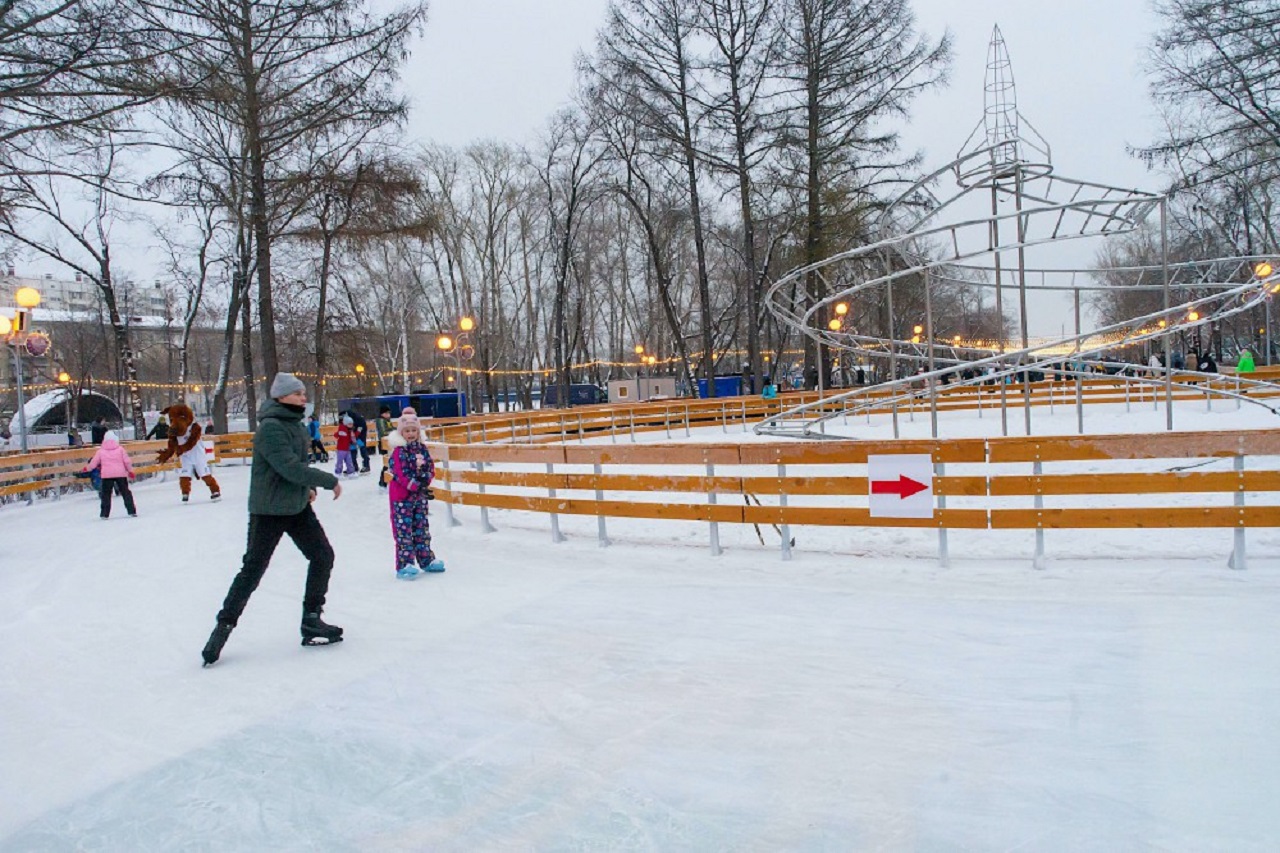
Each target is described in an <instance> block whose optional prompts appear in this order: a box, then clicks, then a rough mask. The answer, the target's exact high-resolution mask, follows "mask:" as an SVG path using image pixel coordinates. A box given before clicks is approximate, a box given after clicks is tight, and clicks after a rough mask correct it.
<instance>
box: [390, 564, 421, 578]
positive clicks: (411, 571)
mask: <svg viewBox="0 0 1280 853" xmlns="http://www.w3.org/2000/svg"><path fill="white" fill-rule="evenodd" d="M420 574H422V573H421V572H419V571H418V567H417V566H405V567H404V568H403V569H400V570H399V571H397V572H396V577H398V578H399V579H400V580H402V581H411V580H416V579H417V577H418V575H420Z"/></svg>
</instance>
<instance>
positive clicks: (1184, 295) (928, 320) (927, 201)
mask: <svg viewBox="0 0 1280 853" xmlns="http://www.w3.org/2000/svg"><path fill="white" fill-rule="evenodd" d="M986 88H987V93H986V94H987V99H986V110H985V115H984V118H983V120H982V122H980V123H979V125H978V128H976V129H975V131H974V132H973V134H971V135H970V137H969V140H968V141H966V143H965V147H964V148H962V150H961V152H960V153H959V154H958V155H957V157H956V159H955V160H953V161H952V162H951V163H949V164H947V165H946V166H944V167H943V168H941V169H938V170H937V171H935V172H933V173H932V174H930V175H928V176H926V177H925V178H923V179H921V180H920V181H918V182H917V183H916V184H915V185H914V186H912V187H911V188H910V189H909V190H907V192H905V193H904V194H903V195H902V196H900V197H899V198H898V199H897V200H896V201H894V202H893V203H892V204H890V205H889V206H888V208H887V209H886V211H885V213H884V215H883V216H882V218H881V220H880V227H879V231H880V234H881V237H880V239H878V240H877V241H875V242H873V243H871V244H869V245H865V246H861V247H858V248H855V249H852V250H849V251H846V252H842V253H840V254H837V255H834V256H832V257H830V258H827V259H826V260H823V261H820V262H818V263H816V264H812V265H809V266H806V267H802V268H800V269H797V270H794V271H792V272H790V273H788V274H787V275H785V276H783V277H782V278H781V279H779V280H778V281H776V282H775V283H774V284H773V285H772V287H770V288H769V290H768V292H767V293H766V295H765V305H766V307H767V308H768V309H769V311H770V312H771V313H772V314H773V315H774V316H775V317H777V318H778V319H779V320H780V321H781V322H782V323H783V324H785V325H786V326H789V327H791V328H793V329H796V330H797V331H799V332H800V333H802V334H804V335H806V336H808V337H809V338H811V339H812V340H813V341H814V342H815V344H816V345H817V347H818V351H819V352H822V351H824V349H825V348H830V349H832V350H835V351H837V352H844V353H849V354H852V355H854V356H856V357H861V358H863V359H868V360H870V359H877V358H886V357H887V360H888V365H889V371H890V377H889V381H888V382H882V383H880V384H877V385H874V386H873V387H862V388H855V389H853V390H849V391H845V392H843V393H840V394H836V395H834V396H828V397H826V398H825V399H822V400H818V401H815V402H810V403H806V404H804V405H800V406H795V407H793V408H791V409H788V410H786V411H783V412H781V413H779V414H778V415H775V416H773V417H771V418H768V419H766V420H765V421H763V422H762V423H761V424H759V425H757V426H756V428H755V431H756V432H757V433H760V434H769V435H776V436H793V437H803V438H832V437H838V436H833V435H831V434H829V433H828V432H827V430H826V424H827V421H829V420H830V419H832V418H834V417H846V416H848V415H851V414H852V415H856V414H858V413H860V412H862V411H863V410H864V409H867V408H869V407H870V406H871V405H872V404H871V402H870V401H871V397H872V395H873V393H874V394H875V395H876V403H875V405H877V406H882V405H883V404H884V397H883V394H884V392H885V391H886V390H888V391H890V392H892V395H891V396H892V398H893V399H894V400H901V401H908V400H914V399H919V398H921V397H923V396H925V395H926V394H928V395H931V394H932V392H933V391H934V390H936V388H937V387H938V386H939V385H940V384H946V383H952V384H957V385H963V384H968V385H975V384H980V383H982V382H989V381H1002V382H1003V380H1005V379H1010V380H1011V381H1016V380H1018V379H1021V381H1022V384H1023V393H1022V397H1023V400H1024V401H1026V400H1029V399H1030V388H1029V380H1030V376H1031V375H1032V374H1033V373H1036V372H1048V371H1050V370H1053V371H1055V372H1058V373H1064V372H1066V373H1071V372H1072V371H1073V370H1078V369H1079V367H1080V365H1081V363H1082V362H1083V360H1084V359H1086V358H1088V359H1091V360H1093V359H1102V360H1104V361H1105V359H1104V358H1103V357H1104V356H1105V355H1106V354H1107V353H1108V352H1109V351H1111V350H1114V349H1116V348H1120V347H1126V346H1132V345H1134V344H1139V343H1147V342H1158V343H1161V345H1162V348H1163V349H1164V350H1165V354H1166V361H1165V364H1166V365H1169V353H1170V346H1169V342H1170V341H1171V340H1173V339H1174V338H1175V337H1176V336H1178V335H1185V334H1186V332H1187V330H1197V329H1199V328H1201V327H1205V326H1212V324H1215V323H1218V322H1220V321H1222V320H1223V319H1224V318H1226V317H1230V316H1232V315H1235V314H1239V313H1241V312H1243V311H1248V310H1250V309H1252V308H1255V307H1259V306H1263V305H1265V300H1266V297H1267V296H1268V294H1269V293H1277V292H1280V271H1278V272H1273V271H1272V270H1271V269H1270V267H1269V266H1263V265H1262V264H1261V263H1260V262H1261V261H1263V260H1265V259H1263V258H1259V257H1236V258H1220V259H1214V260H1205V261H1195V262H1189V263H1179V264H1173V263H1170V262H1169V260H1168V254H1167V239H1166V238H1164V237H1163V236H1162V239H1161V258H1160V260H1159V262H1158V263H1155V264H1152V265H1150V266H1141V267H1129V268H1111V269H1109V270H1108V272H1109V273H1111V274H1113V275H1118V276H1123V277H1125V278H1126V279H1127V280H1128V281H1130V282H1132V286H1131V287H1130V286H1126V288H1125V289H1126V291H1130V290H1133V291H1138V290H1153V291H1154V290H1160V291H1161V292H1162V293H1163V294H1164V305H1163V308H1161V310H1158V311H1154V312H1151V313H1149V314H1146V315H1144V316H1140V317H1133V318H1131V319H1128V320H1125V321H1123V322H1119V323H1114V324H1111V325H1108V326H1104V327H1101V328H1097V329H1094V330H1092V331H1089V332H1084V331H1083V330H1081V329H1080V327H1079V322H1078V320H1077V325H1076V329H1075V330H1074V334H1070V335H1068V334H1065V330H1064V333H1063V334H1062V335H1061V336H1059V337H1057V338H1053V339H1050V340H1040V341H1033V340H1032V339H1030V337H1029V336H1028V331H1027V326H1028V311H1027V295H1028V293H1029V292H1035V291H1064V292H1065V291H1074V292H1075V293H1076V295H1077V298H1078V295H1079V293H1080V291H1082V290H1083V291H1090V290H1093V291H1102V290H1106V289H1108V288H1107V287H1105V286H1104V285H1102V284H1097V285H1094V286H1086V285H1079V284H1077V281H1076V278H1077V276H1078V275H1080V274H1083V275H1085V276H1088V275H1091V274H1094V273H1095V271H1092V270H1086V269H1066V268H1051V269H1050V268H1044V269H1031V268H1028V266H1027V261H1026V254H1027V250H1028V249H1032V248H1035V247H1040V246H1048V245H1060V244H1063V243H1066V242H1068V241H1076V240H1083V239H1094V238H1106V237H1110V236H1115V235H1120V234H1125V233H1129V232H1131V231H1133V230H1135V229H1137V228H1138V227H1139V226H1141V225H1142V223H1143V222H1144V221H1145V220H1146V219H1147V217H1148V216H1149V215H1150V214H1151V213H1152V212H1153V211H1156V210H1157V209H1159V211H1160V213H1161V230H1162V232H1163V231H1164V218H1165V217H1164V203H1165V198H1164V197H1163V196H1161V195H1156V194H1151V193H1144V192H1141V191H1139V190H1133V189H1123V188H1119V187H1110V186H1106V185H1104V184H1099V183H1093V182H1089V181H1080V180H1075V179H1072V178H1066V177H1062V176H1058V175H1055V174H1054V172H1053V166H1052V158H1051V156H1050V151H1049V146H1048V144H1047V143H1046V142H1044V140H1043V139H1042V138H1041V137H1040V135H1039V134H1038V133H1036V132H1035V130H1034V128H1032V127H1031V124H1030V122H1028V121H1027V120H1026V119H1025V117H1023V116H1022V115H1021V114H1020V113H1019V112H1018V110H1017V106H1016V103H1015V102H1014V100H1013V95H1014V91H1015V89H1014V85H1013V76H1012V72H1011V70H1010V63H1009V59H1008V53H1007V50H1006V49H1005V45H1004V40H1003V38H1002V37H1001V35H1000V31H999V29H998V28H997V29H996V30H995V32H994V34H993V38H992V42H991V51H990V55H989V59H988V67H987V87H986ZM1023 128H1026V129H1027V130H1029V131H1030V133H1031V134H1032V136H1031V137H1026V136H1023V135H1022V132H1023V131H1022V129H1023ZM975 140H976V142H975ZM948 173H950V174H952V175H953V176H954V178H955V180H956V183H957V184H958V185H959V187H960V188H961V189H960V192H959V193H958V194H956V195H955V196H953V197H951V198H949V199H947V200H945V201H939V200H938V199H937V198H935V197H934V195H933V193H932V192H931V191H930V189H929V188H930V187H931V186H933V185H934V184H935V182H936V181H937V180H938V179H939V178H941V177H942V176H943V175H946V174H948ZM988 197H989V199H990V201H989V208H990V213H989V214H987V215H983V216H977V217H970V218H961V219H958V220H956V221H948V220H949V219H951V218H953V217H954V216H955V215H956V214H958V212H959V211H960V210H961V209H962V208H963V207H964V206H965V205H966V204H967V205H970V206H972V205H973V204H974V203H975V202H979V203H981V204H984V205H986V204H987V202H986V199H987V198H988ZM1004 202H1010V203H1011V204H1007V205H1005V209H1010V208H1011V209H1012V212H1006V213H1002V212H1001V204H1002V203H1004ZM920 211H923V212H922V213H921V212H920ZM1009 235H1014V236H1013V239H1012V240H1011V241H1008V238H1009ZM1006 241H1007V242H1006ZM1005 252H1013V253H1015V254H1016V257H1017V262H1016V268H1015V269H1008V268H1007V267H1006V266H1005V264H1004V260H1003V253H1005ZM1257 270H1265V273H1259V272H1257ZM1005 275H1008V276H1009V278H1010V279H1012V281H1013V284H1006V283H1005V281H1004V280H1003V277H1004V276H1005ZM813 276H816V277H818V278H819V279H821V280H822V282H823V284H824V292H825V293H826V294H827V295H826V296H825V297H824V298H822V299H818V300H813V301H810V298H809V290H808V289H807V288H805V287H803V286H799V285H801V284H802V283H803V281H804V279H806V278H807V277H813ZM1067 276H1070V283H1069V284H1058V283H1056V280H1057V279H1058V278H1060V277H1061V278H1065V277H1067ZM907 282H920V283H922V286H923V288H924V289H925V293H924V300H923V301H924V309H925V314H926V316H925V318H924V320H925V323H924V328H926V329H927V330H928V331H927V334H926V335H925V336H924V338H923V339H922V338H921V336H920V334H919V333H917V334H915V335H912V336H908V335H907V332H906V330H907V329H911V328H912V326H911V325H910V323H908V324H907V325H906V326H905V327H903V331H902V332H898V329H899V328H900V326H899V320H900V319H901V318H897V317H895V316H894V286H895V284H899V283H901V284H906V283H907ZM957 284H963V285H964V286H966V287H971V288H993V289H994V290H995V296H996V305H997V311H998V313H999V315H1000V322H1001V323H1003V317H1004V315H1003V300H1002V298H1001V294H1002V292H1003V290H1004V288H1006V287H1010V286H1016V288H1017V290H1018V306H1019V318H1020V326H1021V334H1020V341H1019V344H1018V345H1017V346H1016V347H1015V348H1013V349H1010V348H1009V347H1008V341H1007V340H1006V335H1005V333H1004V331H1003V328H1002V329H1001V331H1000V332H999V335H998V339H997V340H993V341H968V342H964V344H963V346H961V345H958V344H957V343H955V342H952V343H947V344H944V343H940V342H939V341H937V340H936V339H935V337H934V329H935V323H934V319H935V318H934V315H933V306H934V305H935V304H937V300H936V299H931V297H932V296H933V295H934V294H935V293H937V292H938V290H939V289H940V288H946V287H949V286H955V285H957ZM1206 294H1207V295H1206ZM839 303H848V304H861V305H875V306H879V308H878V309H877V311H876V313H877V314H879V315H881V316H884V313H885V312H887V328H884V327H882V328H881V329H880V330H879V332H878V333H876V334H872V333H871V332H870V330H869V328H867V324H866V323H865V322H864V323H863V328H861V329H860V328H859V322H858V320H857V319H856V318H854V317H853V316H852V315H850V316H849V317H848V318H847V320H846V322H845V323H843V324H842V325H840V326H838V327H837V328H831V327H829V326H828V325H827V323H826V320H827V318H829V317H830V316H831V312H832V308H833V306H835V305H836V304H839ZM1077 312H1078V308H1077ZM1068 361H1073V362H1075V364H1073V365H1070V369H1067V364H1066V363H1067V362H1068ZM903 364H905V365H907V366H908V370H907V371H906V372H907V374H908V375H906V376H903V375H901V374H902V370H901V365H903ZM916 367H920V368H921V369H920V372H919V373H915V372H914V370H913V368H916ZM1192 367H1193V368H1194V365H1193V366H1192ZM987 370H989V371H990V372H989V373H983V371H987ZM973 371H977V373H978V375H977V376H974V375H972V372H973ZM1171 372H1172V371H1166V373H1171ZM819 373H820V374H821V373H822V371H819ZM965 373H968V374H969V375H968V376H963V375H962V374H965ZM911 374H914V375H911ZM1162 381H1163V383H1164V387H1165V389H1166V394H1167V396H1168V394H1169V392H1170V391H1171V389H1172V387H1173V381H1172V377H1166V378H1165V379H1164V380H1162ZM1004 399H1005V397H1004V389H1002V400H1004ZM1170 400H1171V397H1170ZM1169 405H1170V406H1171V405H1172V404H1171V402H1170V403H1169ZM1268 408H1270V406H1268ZM1024 409H1025V412H1026V415H1025V417H1026V420H1027V423H1026V429H1027V432H1028V433H1030V432H1031V422H1030V418H1031V407H1030V406H1029V405H1026V406H1024ZM897 426H898V424H897V416H896V412H895V414H894V434H895V435H897ZM1002 427H1003V431H1004V432H1005V434H1007V433H1008V423H1007V415H1006V414H1005V407H1003V406H1002ZM1169 427H1170V428H1172V414H1170V417H1169ZM934 435H935V436H936V435H937V427H936V422H935V426H934Z"/></svg>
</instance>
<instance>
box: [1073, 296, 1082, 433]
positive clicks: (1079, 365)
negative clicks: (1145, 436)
mask: <svg viewBox="0 0 1280 853" xmlns="http://www.w3.org/2000/svg"><path fill="white" fill-rule="evenodd" d="M1072 279H1073V283H1074V279H1075V276H1074V275H1073V276H1072ZM1075 302H1076V358H1075V370H1074V372H1075V375H1076V430H1077V431H1078V432H1079V433H1080V435H1084V363H1083V362H1082V361H1081V360H1080V288H1078V287H1077V288H1075Z"/></svg>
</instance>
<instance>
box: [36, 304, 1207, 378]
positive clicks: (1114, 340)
mask: <svg viewBox="0 0 1280 853" xmlns="http://www.w3.org/2000/svg"><path fill="white" fill-rule="evenodd" d="M1193 319H1194V318H1193ZM1138 331H1139V332H1140V333H1144V334H1145V333H1146V332H1148V331H1153V330H1138ZM1128 337H1129V335H1126V334H1122V333H1114V334H1111V335H1107V336H1104V337H1103V338H1101V339H1100V340H1099V343H1101V344H1102V345H1108V344H1113V345H1115V346H1117V347H1119V348H1122V349H1124V348H1130V347H1137V346H1141V345H1142V344H1141V343H1137V342H1134V341H1130V340H1127V338H1128ZM1049 340H1050V339H1048V338H1045V339H1042V340H1041V342H1040V343H1042V344H1046V343H1048V341H1049ZM1033 343H1034V341H1033ZM935 346H938V347H946V348H950V349H955V350H989V351H992V352H994V351H996V350H997V349H999V347H1000V342H999V341H997V340H995V339H987V338H977V339H961V338H959V337H958V336H957V337H955V338H951V339H944V338H940V339H938V340H937V342H936V344H935ZM1072 351H1073V349H1072V345H1064V346H1063V348H1062V352H1061V354H1062V355H1070V354H1071V353H1072ZM701 355H702V354H701V352H691V353H690V354H689V356H690V358H691V359H697V358H700V357H701ZM744 355H746V351H745V350H740V349H736V350H722V351H719V352H718V353H717V358H725V357H731V356H736V357H741V356H744ZM783 355H785V356H792V357H798V356H801V355H803V350H799V349H789V350H784V351H783ZM765 360H766V361H768V360H769V359H768V357H767V356H766V358H765ZM679 361H680V360H679V359H678V358H676V357H674V356H672V357H667V358H657V359H656V360H655V361H652V362H651V361H648V360H646V359H636V360H627V361H610V360H607V359H594V360H592V361H584V362H575V363H573V364H571V365H569V369H570V370H571V371H583V370H591V369H594V368H600V367H609V368H614V367H617V368H623V369H626V370H642V369H646V368H647V369H649V370H653V369H656V368H662V369H665V368H669V367H672V366H675V365H677V364H679ZM456 372H457V369H456V368H454V367H452V366H449V365H445V366H442V367H435V368H428V369H425V370H410V371H408V372H407V373H406V372H404V371H399V370H396V371H388V372H387V373H386V374H385V375H386V376H388V377H394V378H395V379H396V380H402V379H403V378H405V377H408V378H410V379H418V378H424V377H431V376H436V375H438V374H441V373H444V374H446V375H448V374H452V373H456ZM462 372H463V374H464V375H466V376H479V375H482V374H487V375H489V376H495V377H496V376H521V377H541V378H544V379H545V378H549V377H551V376H554V375H555V374H556V373H557V372H558V371H557V369H556V368H554V367H550V368H535V369H529V370H501V369H497V368H493V369H489V370H483V369H480V368H474V367H464V368H462ZM294 375H295V376H298V377H300V378H303V379H309V380H313V381H317V382H319V383H320V384H322V385H327V384H328V383H329V382H344V381H345V382H356V381H360V380H361V379H363V378H365V376H364V374H362V373H357V372H350V373H323V374H321V373H307V372H304V371H297V372H295V373H294ZM267 378H268V377H265V376H255V377H253V381H254V382H259V383H261V382H266V381H267ZM245 382H246V379H245V377H236V378H234V379H230V380H228V384H229V385H236V386H243V385H244V384H245ZM68 383H69V384H76V385H79V384H81V383H80V382H76V381H75V380H74V378H71V379H69V380H68ZM64 384H66V383H63V382H47V383H43V384H40V383H27V387H28V388H29V389H31V390H32V391H39V392H43V391H51V390H53V389H55V388H60V387H63V385H64ZM84 384H90V383H89V382H86V383H84ZM91 384H92V385H95V386H102V387H106V388H129V387H137V388H139V389H144V390H157V391H184V392H190V393H194V394H199V393H201V392H202V391H203V390H205V389H206V388H209V387H211V386H210V383H206V382H186V383H182V382H132V383H131V382H129V381H127V380H123V379H99V378H96V377H95V378H93V379H92V380H91Z"/></svg>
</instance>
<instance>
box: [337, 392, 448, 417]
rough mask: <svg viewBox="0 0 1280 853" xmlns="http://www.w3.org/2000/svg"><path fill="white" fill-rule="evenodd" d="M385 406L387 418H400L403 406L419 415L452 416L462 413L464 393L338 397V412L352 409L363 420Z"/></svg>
mask: <svg viewBox="0 0 1280 853" xmlns="http://www.w3.org/2000/svg"><path fill="white" fill-rule="evenodd" d="M383 406H386V407H387V408H388V409H390V410H391V417H393V418H398V417H400V412H401V411H403V410H404V409H405V408H406V407H410V406H411V407H412V408H413V410H414V411H415V412H417V413H418V417H420V418H456V417H461V416H462V415H465V414H466V411H467V395H466V394H460V393H458V392H456V391H446V392H444V393H443V394H426V393H412V394H380V395H378V396H376V397H344V398H342V399H340V400H338V411H340V412H345V411H353V412H356V413H357V414H358V415H360V416H361V417H362V418H364V419H365V420H367V421H372V420H373V419H374V418H376V417H377V416H378V412H379V410H381V409H382V407H383Z"/></svg>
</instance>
